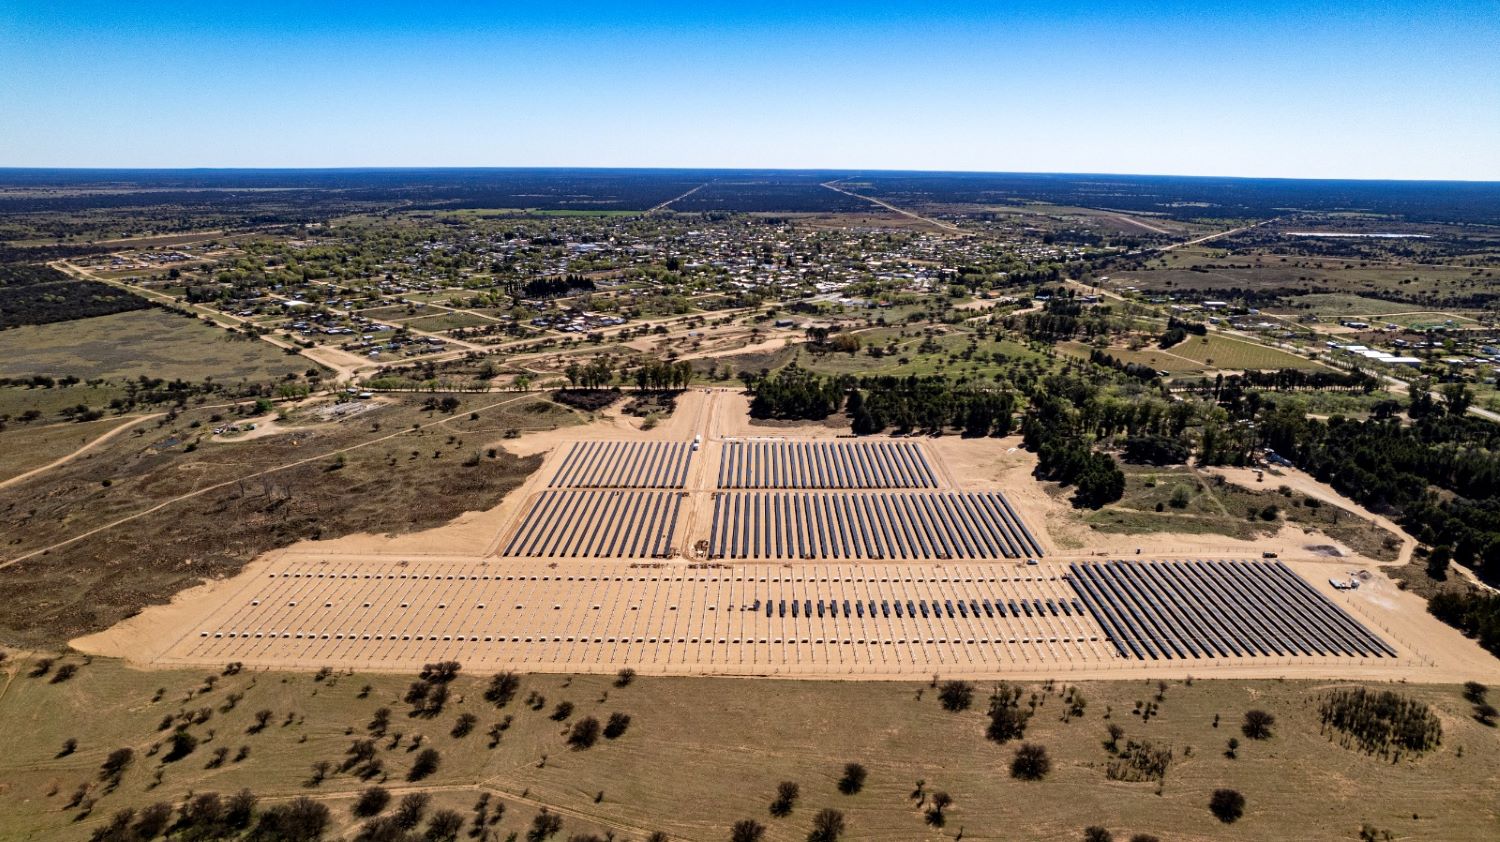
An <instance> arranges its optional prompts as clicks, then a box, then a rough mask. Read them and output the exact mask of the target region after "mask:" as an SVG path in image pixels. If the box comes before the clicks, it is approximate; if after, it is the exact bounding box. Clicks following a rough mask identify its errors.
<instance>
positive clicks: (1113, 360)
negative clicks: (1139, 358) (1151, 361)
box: [1089, 348, 1161, 383]
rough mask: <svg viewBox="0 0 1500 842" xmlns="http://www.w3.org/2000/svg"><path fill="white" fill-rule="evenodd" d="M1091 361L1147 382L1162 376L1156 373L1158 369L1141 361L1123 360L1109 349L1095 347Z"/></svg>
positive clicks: (1090, 353)
mask: <svg viewBox="0 0 1500 842" xmlns="http://www.w3.org/2000/svg"><path fill="white" fill-rule="evenodd" d="M1089 362H1091V363H1093V364H1094V365H1102V366H1104V367H1105V368H1112V369H1114V370H1115V371H1118V372H1121V373H1122V374H1125V375H1126V376H1128V377H1134V378H1135V379H1136V380H1140V381H1143V382H1146V383H1149V382H1151V381H1152V380H1155V379H1156V378H1158V377H1160V376H1161V375H1159V374H1157V373H1156V369H1154V368H1152V367H1151V366H1149V365H1142V364H1141V363H1127V362H1122V361H1121V360H1120V359H1119V358H1118V357H1116V356H1115V355H1114V354H1111V353H1109V352H1108V351H1101V350H1099V349H1098V348H1095V349H1094V350H1092V351H1090V352H1089Z"/></svg>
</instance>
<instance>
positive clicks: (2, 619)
mask: <svg viewBox="0 0 1500 842" xmlns="http://www.w3.org/2000/svg"><path fill="white" fill-rule="evenodd" d="M462 400H463V401H464V406H463V408H462V409H461V410H460V411H459V412H457V413H455V414H454V415H451V416H448V415H443V414H441V413H434V412H422V411H420V410H419V408H418V404H419V403H420V399H419V398H411V399H410V400H408V401H405V402H403V403H398V404H395V405H391V406H386V407H384V408H381V409H377V410H375V411H371V412H366V413H364V414H361V415H359V416H356V417H353V418H349V419H347V420H345V421H341V422H336V423H326V424H320V425H313V426H310V427H306V428H302V429H293V430H290V431H288V432H286V433H284V434H281V435H274V436H269V437H265V438H258V439H254V440H253V441H247V442H236V443H221V442H214V441H211V440H208V436H207V435H206V434H207V432H208V431H207V429H206V427H207V426H208V425H209V424H211V422H210V421H209V418H210V413H211V411H210V410H207V409H192V410H188V411H186V412H184V413H182V414H181V415H179V416H177V417H176V418H175V419H172V420H171V422H170V423H168V422H167V420H166V419H158V420H157V421H154V422H147V423H143V424H142V425H141V426H140V427H138V428H137V430H138V431H139V432H136V431H130V432H127V433H125V434H124V435H122V436H120V437H119V438H117V439H114V440H112V441H111V442H109V443H108V444H107V445H105V446H102V447H101V448H99V449H98V450H96V451H91V452H90V453H89V454H88V456H87V457H86V458H83V459H79V460H77V461H75V462H70V463H68V464H66V465H63V466H60V467H58V468H55V469H53V470H50V471H48V472H46V473H45V474H42V475H39V476H36V477H33V478H30V479H28V480H26V481H25V482H22V483H20V484H17V485H14V486H11V487H9V488H5V489H0V535H3V536H4V540H3V544H0V554H3V557H0V562H4V561H7V560H11V559H16V558H20V557H23V556H25V555H27V554H28V553H31V552H33V551H36V550H40V549H42V548H47V547H51V548H52V549H51V550H50V551H48V552H46V553H44V554H39V555H33V556H31V557H30V558H26V559H25V560H23V561H20V562H19V563H17V564H14V565H11V566H3V565H0V589H3V590H4V592H5V594H6V599H5V600H3V601H0V641H4V642H6V643H9V644H12V645H23V646H56V645H59V644H61V643H62V642H64V641H66V640H69V639H71V638H73V637H76V636H78V635H80V634H83V633H87V632H89V631H95V630H98V629H102V628H105V627H107V626H109V625H112V624H113V623H115V622H118V621H119V620H121V619H123V618H125V617H128V616H130V615H131V614H133V613H135V612H136V611H138V610H140V608H142V607H144V606H145V605H148V604H152V603H158V602H164V601H166V600H167V599H168V598H169V597H170V596H171V595H172V594H174V593H176V592H177V591H180V590H182V589H183V588H185V587H188V586H190V585H191V584H193V583H194V582H196V581H199V580H201V579H204V578H213V577H219V576H225V575H230V574H233V573H235V572H238V570H239V569H240V568H241V567H242V566H243V565H244V564H245V563H246V562H248V561H249V560H250V559H251V558H253V557H255V556H257V555H259V554H260V553H262V552H265V551H266V550H269V549H272V548H275V547H279V546H285V545H287V544H290V543H293V542H295V541H298V540H305V539H317V538H331V537H335V536H338V535H344V534H349V533H353V532H373V533H400V532H407V531H413V530H417V529H422V528H427V527H432V526H437V525H440V524H442V523H445V522H447V521H448V520H450V519H452V518H454V517H456V516H457V515H459V514H461V513H463V512H465V511H473V510H479V509H485V508H489V507H492V506H494V505H495V504H497V503H498V502H499V500H500V498H501V497H503V496H504V495H505V493H506V492H508V491H509V490H510V489H511V488H514V487H515V486H516V485H517V484H519V483H520V482H521V481H522V480H523V479H524V478H525V476H526V475H527V474H529V473H530V472H531V471H532V470H534V469H535V467H536V464H537V462H536V460H535V459H534V458H533V459H517V458H514V457H511V456H509V455H507V454H506V453H505V452H504V451H503V450H500V451H495V452H494V453H493V455H491V454H490V448H491V447H492V444H491V443H496V442H498V441H499V440H500V439H501V438H503V437H504V436H505V435H506V434H507V433H508V431H509V430H513V429H549V428H552V427H556V426H559V425H561V424H566V423H571V422H572V420H573V416H572V414H571V413H568V412H566V411H563V410H561V409H560V408H559V407H557V406H556V405H555V404H551V403H550V402H547V401H545V400H542V399H540V398H538V397H536V396H530V395H521V396H515V395H511V396H503V397H502V396H493V397H491V396H484V397H479V396H472V395H471V396H465V397H464V398H463V399H462ZM471 415H477V417H471ZM122 519H129V520H127V521H125V522H124V523H121V524H120V525H119V526H111V524H115V523H116V522H117V521H121V520H122ZM105 527H108V528H105ZM100 528H103V531H98V532H94V531H93V530H95V529H100ZM79 536H83V537H81V538H80V539H79V540H76V541H72V542H71V543H66V544H60V542H65V541H69V540H70V539H73V538H75V537H79ZM127 561H128V563H122V562H127Z"/></svg>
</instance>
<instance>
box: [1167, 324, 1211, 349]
mask: <svg viewBox="0 0 1500 842" xmlns="http://www.w3.org/2000/svg"><path fill="white" fill-rule="evenodd" d="M1190 333H1191V334H1193V335H1194V336H1207V335H1208V325H1206V324H1204V323H1202V322H1189V321H1183V320H1182V319H1179V318H1177V317H1175V316H1173V317H1169V318H1168V319H1167V329H1166V331H1164V332H1163V333H1162V335H1161V342H1160V344H1161V347H1163V348H1170V347H1172V346H1173V345H1177V344H1179V343H1181V342H1182V341H1183V340H1185V339H1187V338H1188V334H1190Z"/></svg>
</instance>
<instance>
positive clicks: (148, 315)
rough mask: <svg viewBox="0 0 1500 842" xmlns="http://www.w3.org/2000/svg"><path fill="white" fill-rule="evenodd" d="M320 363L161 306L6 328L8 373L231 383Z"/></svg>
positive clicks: (0, 336) (0, 353) (2, 338)
mask: <svg viewBox="0 0 1500 842" xmlns="http://www.w3.org/2000/svg"><path fill="white" fill-rule="evenodd" d="M310 365H312V364H311V363H310V362H308V361H307V360H305V359H299V358H296V357H290V356H287V355H285V354H283V353H281V352H279V351H277V350H276V349H274V348H272V347H271V346H269V345H267V344H266V343H264V342H258V341H252V340H250V339H247V338H244V337H232V336H230V335H229V334H226V333H225V332H224V331H222V330H217V329H215V328H213V327H210V326H208V325H206V324H204V323H202V322H200V321H198V320H197V319H189V318H185V317H183V316H180V315H176V314H173V313H168V312H165V311H163V310H159V309H150V310H137V311H133V312H129V313H116V314H114V315H111V316H99V317H97V318H92V319H79V320H76V321H71V322H63V323H57V324H50V325H41V326H26V327H18V328H14V329H11V330H6V331H0V377H20V376H23V375H32V374H48V375H54V376H61V375H69V374H71V375H73V376H75V377H80V378H83V379H85V380H88V379H93V378H100V377H102V378H133V377H137V376H140V375H146V376H149V377H160V378H164V379H169V380H170V379H173V378H182V379H184V380H194V381H197V380H202V379H204V378H206V377H212V378H213V379H215V380H217V381H220V382H224V383H235V382H240V381H268V380H277V379H280V378H281V377H282V376H284V375H286V374H292V373H297V374H300V373H302V372H304V371H306V370H307V368H308V367H309V366H310Z"/></svg>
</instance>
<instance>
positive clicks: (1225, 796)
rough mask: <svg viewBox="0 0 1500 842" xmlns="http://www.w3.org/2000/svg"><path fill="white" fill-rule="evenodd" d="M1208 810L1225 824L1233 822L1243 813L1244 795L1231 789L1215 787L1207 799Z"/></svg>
mask: <svg viewBox="0 0 1500 842" xmlns="http://www.w3.org/2000/svg"><path fill="white" fill-rule="evenodd" d="M1208 809H1209V812H1211V813H1213V814H1214V818H1216V819H1218V820H1219V821H1221V822H1223V823H1225V824H1234V823H1235V822H1237V821H1239V819H1240V816H1243V815H1244V814H1245V796H1243V795H1240V794H1239V792H1238V791H1237V790H1233V789H1216V790H1214V794H1213V795H1212V796H1210V797H1209V799H1208Z"/></svg>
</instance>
